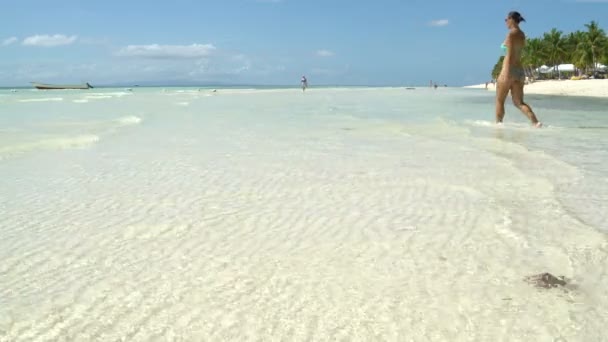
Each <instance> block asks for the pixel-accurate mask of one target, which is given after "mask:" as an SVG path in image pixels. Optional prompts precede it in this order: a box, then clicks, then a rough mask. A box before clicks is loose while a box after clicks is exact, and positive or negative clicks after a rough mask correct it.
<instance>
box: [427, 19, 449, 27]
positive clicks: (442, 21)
mask: <svg viewBox="0 0 608 342" xmlns="http://www.w3.org/2000/svg"><path fill="white" fill-rule="evenodd" d="M449 23H450V21H449V20H447V19H437V20H431V22H429V25H431V26H447V25H448V24H449Z"/></svg>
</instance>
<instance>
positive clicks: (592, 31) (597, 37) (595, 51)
mask: <svg viewBox="0 0 608 342" xmlns="http://www.w3.org/2000/svg"><path fill="white" fill-rule="evenodd" d="M585 27H586V28H587V37H586V38H587V39H586V43H587V44H588V48H589V49H591V56H592V60H593V62H592V63H593V71H596V67H597V60H598V57H599V56H601V54H602V48H603V47H604V45H605V44H606V42H605V41H606V33H605V32H604V30H603V29H601V28H600V27H599V26H598V24H597V23H596V22H595V21H593V20H592V21H591V22H590V23H589V24H585Z"/></svg>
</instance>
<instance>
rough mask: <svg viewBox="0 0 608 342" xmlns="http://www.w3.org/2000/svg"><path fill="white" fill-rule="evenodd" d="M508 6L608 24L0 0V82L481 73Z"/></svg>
mask: <svg viewBox="0 0 608 342" xmlns="http://www.w3.org/2000/svg"><path fill="white" fill-rule="evenodd" d="M511 10H518V11H520V12H521V13H522V15H523V16H524V17H525V18H526V20H527V23H524V24H523V25H522V28H523V29H524V31H525V32H526V34H527V35H528V36H538V35H541V34H542V33H543V32H546V31H549V30H550V29H551V28H553V27H556V28H558V29H560V30H562V31H564V32H570V31H574V30H577V29H584V24H586V23H588V22H590V21H591V20H595V21H597V22H599V24H600V26H601V27H602V28H604V29H608V0H501V1H494V0H465V1H455V0H424V1H423V0H375V1H368V0H219V1H206V0H199V1H195V0H172V1H162V0H158V1H140V0H133V1H117V0H105V1H82V0H78V1H76V0H66V1H61V0H57V1H48V0H19V1H11V2H10V5H8V4H4V6H3V8H2V10H1V11H0V23H1V25H0V86H20V85H23V86H27V85H29V82H30V81H40V82H55V83H57V82H71V83H79V82H84V81H87V82H90V83H91V84H93V85H95V84H98V85H102V84H117V83H120V84H132V83H139V82H157V83H183V82H194V83H201V84H203V83H219V82H221V83H233V84H235V83H236V84H269V85H290V84H294V85H297V84H298V82H299V79H300V77H301V76H302V75H306V76H307V77H308V79H309V82H310V84H311V85H315V84H323V85H426V84H428V82H429V80H431V79H432V80H435V81H437V82H439V83H441V84H448V85H465V84H475V83H482V82H485V81H486V80H487V79H488V78H489V73H490V70H491V69H492V67H493V65H494V63H495V62H496V60H497V58H498V57H499V55H500V52H501V51H500V48H499V46H500V43H501V42H502V41H503V39H504V36H505V34H506V28H505V26H504V21H503V19H504V18H505V16H506V14H507V13H508V12H509V11H511Z"/></svg>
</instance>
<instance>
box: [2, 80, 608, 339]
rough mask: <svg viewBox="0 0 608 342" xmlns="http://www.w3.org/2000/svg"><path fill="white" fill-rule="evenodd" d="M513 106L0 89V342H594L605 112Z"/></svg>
mask: <svg viewBox="0 0 608 342" xmlns="http://www.w3.org/2000/svg"><path fill="white" fill-rule="evenodd" d="M526 101H527V102H528V103H529V104H530V105H531V106H532V107H533V109H534V110H535V111H536V113H537V115H538V116H539V118H540V120H541V121H543V123H544V127H543V128H542V129H534V128H531V127H530V125H529V123H528V122H527V121H526V119H525V117H524V116H523V115H522V114H520V113H519V112H517V110H516V109H515V108H514V107H513V106H510V104H509V103H508V104H507V115H506V117H505V124H504V125H502V126H496V125H494V124H493V123H492V122H493V116H494V110H493V96H492V94H490V93H489V92H486V91H480V90H474V89H452V88H438V89H436V90H433V89H428V88H418V89H415V90H406V89H404V88H319V89H315V88H312V89H309V90H307V91H306V92H305V93H302V92H301V91H300V90H298V89H218V90H217V92H213V91H212V90H211V89H200V90H199V89H197V88H166V89H162V88H134V89H133V91H129V90H125V89H91V90H87V91H46V92H45V91H32V90H25V89H20V90H18V91H17V92H10V91H8V90H0V194H2V195H1V196H0V218H1V219H0V237H1V238H0V341H96V340H104V341H105V340H109V341H116V340H125V341H151V340H164V341H166V340H213V341H217V340H238V341H242V340H264V341H267V340H289V341H300V340H308V341H310V340H314V341H325V340H358V341H372V340H389V341H410V340H411V341H490V340H508V341H601V340H603V339H605V336H608V328H607V327H606V322H608V311H606V308H607V307H608V287H607V286H606V284H608V260H607V257H608V240H607V235H606V232H608V176H607V175H608V111H607V110H606V108H608V101H607V100H603V99H587V98H566V97H549V96H534V95H530V96H526ZM544 272H549V273H551V274H553V275H555V276H564V277H566V279H567V282H568V283H567V285H566V286H563V287H561V286H560V287H557V288H551V289H544V288H538V287H535V286H533V284H530V283H529V282H527V281H526V277H528V276H532V275H536V274H540V273H544Z"/></svg>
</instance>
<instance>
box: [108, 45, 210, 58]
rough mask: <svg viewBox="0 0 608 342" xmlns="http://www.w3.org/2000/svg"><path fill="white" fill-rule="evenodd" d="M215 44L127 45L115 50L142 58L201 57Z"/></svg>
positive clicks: (119, 53) (207, 53) (123, 54)
mask: <svg viewBox="0 0 608 342" xmlns="http://www.w3.org/2000/svg"><path fill="white" fill-rule="evenodd" d="M213 51H215V46H213V45H211V44H192V45H159V44H151V45H129V46H127V47H124V48H122V49H120V50H119V51H118V52H117V55H119V56H129V57H144V58H158V59H167V58H201V57H207V56H209V55H211V54H212V53H213Z"/></svg>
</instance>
